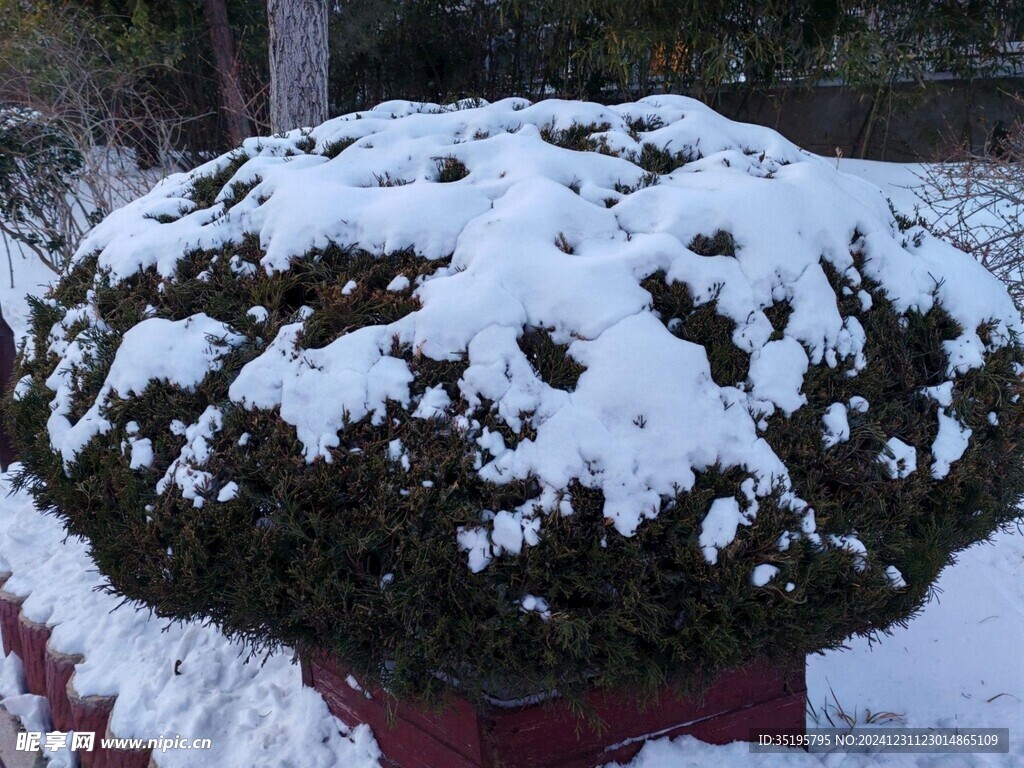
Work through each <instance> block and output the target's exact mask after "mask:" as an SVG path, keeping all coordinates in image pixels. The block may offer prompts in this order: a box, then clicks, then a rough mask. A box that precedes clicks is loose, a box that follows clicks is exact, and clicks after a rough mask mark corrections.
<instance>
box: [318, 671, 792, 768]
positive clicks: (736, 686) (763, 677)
mask: <svg viewBox="0 0 1024 768" xmlns="http://www.w3.org/2000/svg"><path fill="white" fill-rule="evenodd" d="M302 679H303V682H304V683H305V684H306V685H310V686H312V687H313V688H315V689H316V690H317V691H319V692H320V693H321V694H322V695H323V697H324V699H325V700H326V701H327V706H328V708H329V709H330V710H331V712H332V713H333V714H334V715H335V716H336V717H338V718H339V719H340V720H341V721H342V722H344V723H346V724H347V725H353V726H354V725H358V724H360V723H367V724H368V725H369V726H370V727H371V728H372V729H373V734H374V736H375V737H376V739H377V743H378V744H379V745H380V748H381V751H382V752H383V753H384V758H385V761H386V762H387V763H389V764H391V765H392V766H396V768H593V766H599V765H604V764H605V763H609V762H612V761H619V762H625V761H628V760H630V759H631V758H632V757H633V756H634V755H636V753H637V752H639V751H640V749H641V747H643V744H644V742H645V741H646V740H647V739H649V738H659V737H662V736H670V737H671V736H681V735H684V734H688V735H691V736H695V737H697V738H699V739H702V740H704V741H707V742H710V743H712V744H726V743H728V742H731V741H748V740H750V739H751V738H752V734H753V733H755V732H757V731H759V730H760V731H769V730H770V731H775V730H786V731H790V732H794V731H795V732H803V730H804V728H805V710H806V705H807V686H806V684H805V682H804V669H803V667H802V666H800V668H798V669H789V670H781V669H773V668H771V667H768V666H765V665H754V666H750V667H746V668H744V669H739V670H734V671H731V672H728V673H726V674H723V675H721V676H720V677H719V678H717V679H716V680H715V682H714V684H713V685H712V686H711V688H710V689H709V690H708V691H707V692H706V693H705V694H704V697H703V700H699V699H697V698H692V699H679V698H677V697H676V696H674V695H673V694H672V693H670V692H666V693H665V694H663V695H662V696H661V697H660V698H659V699H658V700H657V701H656V702H654V703H653V704H650V705H648V706H647V707H646V708H645V709H641V708H639V707H638V706H637V705H636V704H635V703H634V702H633V701H632V697H630V696H629V695H628V694H624V693H622V692H610V693H609V692H603V693H594V694H591V695H590V696H589V697H588V701H589V703H590V705H591V706H592V707H593V708H594V710H595V711H596V712H597V714H598V715H600V717H601V719H602V720H604V721H605V723H607V725H608V727H607V728H605V729H604V730H601V731H597V730H595V729H593V728H592V727H590V726H588V724H587V723H586V722H581V721H579V720H577V719H576V718H575V716H574V715H573V714H572V713H571V712H570V711H569V709H568V707H567V706H566V705H565V704H564V703H563V702H561V701H559V700H557V699H556V700H553V701H549V702H547V704H546V705H545V704H543V703H538V704H528V705H513V706H505V705H501V706H499V705H487V706H484V707H473V706H472V705H471V704H469V703H468V702H466V701H465V700H462V699H459V698H457V697H454V696H453V697H452V698H451V700H450V702H449V703H448V705H447V707H446V708H445V709H444V710H443V711H441V712H431V711H427V710H423V709H420V708H417V707H414V706H412V705H410V704H408V703H406V702H403V701H396V700H395V699H393V698H390V697H389V696H388V694H387V693H386V692H384V691H382V690H380V689H379V688H373V689H365V688H364V687H363V686H362V685H361V684H360V683H359V682H358V681H356V680H355V679H354V678H353V677H351V676H350V674H349V672H348V670H347V669H346V668H345V667H343V666H339V665H338V664H336V663H334V662H333V661H332V660H331V659H330V658H329V657H327V656H324V655H321V654H316V653H313V654H309V655H303V658H302ZM389 712H390V714H389Z"/></svg>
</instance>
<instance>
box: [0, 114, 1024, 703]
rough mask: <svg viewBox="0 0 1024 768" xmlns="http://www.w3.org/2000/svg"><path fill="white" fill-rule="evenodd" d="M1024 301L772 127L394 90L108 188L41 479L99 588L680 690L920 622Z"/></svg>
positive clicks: (38, 364) (1014, 361)
mask: <svg viewBox="0 0 1024 768" xmlns="http://www.w3.org/2000/svg"><path fill="white" fill-rule="evenodd" d="M1020 331H1021V319H1020V317H1019V316H1018V315H1017V314H1016V313H1015V310H1014V308H1013V304H1012V302H1011V301H1010V299H1009V298H1008V297H1007V295H1006V292H1005V290H1003V289H1002V287H1001V286H1000V285H999V283H998V282H997V281H995V279H994V278H992V277H991V276H990V275H988V273H986V272H985V271H984V269H983V268H981V267H980V266H979V265H978V264H976V263H975V262H973V261H972V260H971V259H970V258H969V257H967V256H966V255H964V254H962V253H960V252H958V251H956V250H954V249H952V248H951V247H950V246H948V245H945V244H944V243H942V242H939V241H937V240H935V239H934V238H932V237H931V236H930V235H929V234H928V233H927V232H925V231H924V230H922V229H921V228H920V227H917V226H915V225H913V223H912V222H910V221H909V220H908V219H906V218H903V219H897V218H895V217H894V214H893V213H892V212H891V211H890V208H889V206H888V204H887V202H886V200H885V198H884V197H883V196H882V195H881V193H880V192H879V191H878V190H877V189H874V188H872V187H870V186H869V185H866V184H864V183H863V182H860V181H858V180H856V179H853V178H851V177H847V176H845V175H843V174H841V173H839V172H838V171H836V169H835V168H834V166H833V165H831V164H829V163H825V162H821V161H819V160H817V159H815V158H813V157H811V156H809V155H806V154H805V153H803V152H801V151H800V150H799V149H797V148H796V147H794V146H792V145H791V144H789V143H788V142H786V141H785V140H784V139H782V138H781V137H780V136H778V135H777V134H775V133H773V132H771V131H768V130H765V129H760V128H755V127H752V126H746V125H741V124H737V123H732V122H729V121H727V120H725V119H723V118H721V117H719V116H718V115H716V114H715V113H713V112H711V111H710V110H708V109H707V108H705V107H703V106H701V105H700V104H698V103H696V102H693V101H691V100H688V99H683V98H676V97H657V98H651V99H646V100H643V101H640V102H637V103H635V104H626V105H621V106H618V107H601V106H598V105H593V104H581V103H570V102H541V103H538V104H535V105H530V104H528V103H526V102H524V101H521V100H509V101H504V102H499V103H497V104H492V105H477V104H473V105H469V104H462V105H456V106H455V107H449V108H442V107H436V106H431V105H417V104H409V103H405V102H391V103H388V104H384V105H381V106H380V107H378V108H377V109H375V110H371V111H368V112H362V113H357V114H353V115H347V116H345V117H342V118H338V119H336V120H332V121H330V122H328V123H326V124H324V125H323V126H320V127H318V128H316V129H313V130H312V131H298V132H293V133H290V134H288V135H285V136H278V137H272V138H264V139H251V140H248V141H246V142H245V144H244V145H243V146H242V147H240V148H239V149H238V150H236V151H235V152H233V153H230V154H228V155H226V156H224V157H222V158H220V159H218V160H215V161H212V162H211V163H208V164H207V165H205V166H202V167H200V168H198V169H197V170H195V171H194V172H192V173H191V174H186V175H181V176H176V177H172V178H170V179H168V180H166V181H164V182H163V183H162V184H160V185H158V186H157V187H156V188H155V189H154V190H153V191H152V192H151V193H150V194H149V195H147V196H145V197H143V198H141V199H140V200H138V201H136V202H134V203H132V204H131V205H129V206H127V207H125V208H124V209H121V210H120V211H117V212H115V213H113V214H112V215H111V216H110V217H108V219H107V220H106V221H104V222H103V223H102V224H100V225H99V226H98V227H97V228H96V229H95V230H94V231H93V232H92V233H91V235H90V236H89V238H88V239H87V240H86V242H85V243H84V245H83V246H82V248H81V249H80V251H79V253H78V255H77V257H76V259H75V262H74V265H73V268H71V269H70V270H69V271H68V272H67V273H66V274H65V275H64V277H63V278H62V279H61V281H60V282H59V284H58V285H57V286H56V287H55V288H54V289H53V290H52V292H51V293H50V294H49V296H47V297H46V298H45V299H42V300H39V301H36V302H35V303H34V305H33V326H32V332H31V335H30V337H29V339H28V340H27V343H26V345H25V347H24V349H23V351H22V353H21V355H20V358H19V363H18V371H17V373H16V379H17V381H16V383H15V385H14V386H13V388H12V390H11V392H9V393H8V397H7V400H6V404H5V408H6V417H7V418H8V419H9V421H10V423H11V424H12V426H13V431H14V432H15V433H16V435H17V438H18V440H19V442H20V450H21V453H22V456H23V462H24V463H23V468H22V471H21V474H20V477H19V481H20V482H21V483H22V484H23V485H24V486H26V487H28V488H29V489H31V491H32V492H33V493H34V495H35V498H36V500H37V502H38V504H39V505H40V507H41V508H42V509H44V510H47V511H49V512H52V513H54V514H56V515H59V516H60V517H61V518H62V519H63V520H64V521H65V523H66V525H67V529H68V531H69V532H70V533H71V534H73V535H76V536H83V537H86V538H87V539H88V540H89V542H90V544H91V552H92V556H93V558H94V559H95V561H96V563H97V565H98V567H99V568H100V569H101V571H102V572H103V573H104V574H105V575H106V576H107V578H108V579H109V582H110V587H111V589H112V590H114V591H116V592H117V593H119V594H122V595H124V596H125V597H127V598H129V599H131V600H133V601H138V602H139V603H142V604H144V605H147V606H149V607H151V608H152V609H153V610H154V611H155V612H156V613H157V614H158V615H160V616H165V617H171V618H175V619H191V618H201V619H206V620H211V621H213V622H216V623H217V624H218V625H219V626H221V627H222V628H223V629H224V631H225V632H227V633H229V634H231V635H233V636H236V637H240V638H243V639H245V640H248V641H250V642H251V643H252V644H253V645H254V646H255V647H257V648H265V647H276V646H280V645H300V646H302V647H305V648H312V649H319V650H322V651H326V652H328V653H332V654H335V655H336V656H337V657H338V658H339V659H340V660H341V661H342V662H344V663H345V664H347V665H350V666H351V667H352V669H353V670H355V671H356V672H357V673H358V674H359V675H362V676H366V677H367V678H369V679H370V680H372V681H374V682H382V683H384V684H386V686H387V687H388V688H389V690H391V691H392V692H394V693H395V694H396V695H399V696H407V695H412V696H422V697H425V698H430V697H431V696H435V695H437V694H439V693H440V692H441V691H442V690H444V689H446V688H447V687H450V686H453V685H454V686H456V687H457V688H458V689H459V690H460V691H461V693H462V694H463V695H466V696H469V697H471V698H473V697H478V696H481V695H482V694H484V693H486V692H491V693H495V692H500V693H501V694H502V695H522V694H527V693H533V692H537V691H541V690H549V689H553V688H557V689H558V690H559V691H562V692H563V693H565V694H567V695H570V696H574V695H579V694H581V693H582V692H584V691H586V690H588V689H590V688H593V687H607V686H623V685H626V686H635V687H637V688H638V689H640V690H646V691H651V690H654V689H655V688H657V687H659V686H661V685H663V684H665V683H666V682H671V683H678V684H680V685H687V684H692V683H694V682H696V681H697V680H698V679H705V680H706V679H708V678H710V676H711V675H713V674H714V673H715V672H716V671H718V670H722V669H724V668H728V667H733V666H737V665H741V664H744V663H746V662H749V661H751V660H753V659H757V658H768V659H771V660H773V661H775V662H778V663H788V662H789V661H792V660H793V659H798V658H801V657H802V656H803V655H805V654H807V653H809V652H814V651H818V650H822V649H826V648H833V647H837V646H839V645H840V644H842V643H843V641H844V640H845V639H846V638H847V637H849V636H850V635H851V634H865V633H872V632H877V631H884V630H886V629H888V628H890V627H892V626H894V625H899V624H903V623H905V622H906V621H907V620H908V619H910V618H911V617H912V616H913V615H914V613H915V612H916V611H917V610H919V608H920V607H921V606H922V604H923V603H924V602H925V600H926V599H927V597H928V594H929V590H930V589H931V585H932V584H933V583H934V581H935V579H936V577H937V576H938V574H939V572H940V571H941V570H942V569H943V568H944V567H945V566H946V565H948V564H949V563H950V562H952V560H953V558H954V557H955V555H956V553H957V552H958V551H960V550H962V549H964V548H965V547H968V546H970V545H971V544H973V543H975V542H978V541H981V540H984V539H986V538H988V537H989V536H991V534H992V533H993V532H994V531H996V530H997V529H999V528H1000V527H1004V526H1007V525H1009V524H1011V523H1013V522H1014V521H1015V519H1016V518H1017V516H1018V515H1019V512H1018V509H1017V503H1018V501H1019V500H1020V497H1021V492H1022V488H1024V472H1022V466H1024V463H1022V459H1024V456H1022V453H1024V403H1021V401H1020V394H1021V390H1022V385H1021V371H1022V370H1024V369H1022V363H1024V353H1022V349H1021V346H1020V344H1019V342H1018V334H1019V333H1020Z"/></svg>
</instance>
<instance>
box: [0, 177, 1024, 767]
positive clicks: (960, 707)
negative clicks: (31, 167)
mask: <svg viewBox="0 0 1024 768" xmlns="http://www.w3.org/2000/svg"><path fill="white" fill-rule="evenodd" d="M841 167H842V169H843V170H845V171H848V172H851V173H855V174H856V175H859V176H862V177H864V178H867V179H869V180H871V181H873V182H875V183H877V184H879V185H880V186H882V187H883V188H884V189H886V191H887V193H888V194H889V196H890V197H891V198H892V199H893V202H894V203H895V204H896V206H897V207H898V208H901V209H904V210H905V211H906V212H908V213H910V212H912V211H911V209H912V207H913V203H914V200H915V198H914V197H913V192H912V191H911V188H912V187H913V185H914V184H915V182H916V177H915V175H914V172H915V170H916V167H915V166H900V165H893V164H884V163H870V162H863V161H842V165H841ZM15 275H16V278H15V280H16V284H15V287H14V288H13V289H11V288H9V287H8V285H7V284H6V282H5V283H4V284H3V286H2V287H0V302H2V306H3V310H4V315H5V317H6V318H7V320H8V322H9V323H10V324H11V326H12V327H13V328H14V330H15V332H16V333H17V334H19V335H20V334H22V333H23V332H24V331H25V328H26V321H27V307H26V304H25V301H24V298H23V296H24V293H25V292H32V293H39V292H41V290H42V288H41V287H40V286H41V285H42V284H44V283H45V282H46V281H47V280H49V278H50V275H49V274H48V273H47V272H46V270H45V268H42V267H40V266H38V265H36V264H34V263H32V262H29V261H17V262H16V263H15ZM7 484H8V479H7V478H6V477H0V485H3V486H6V485H7ZM0 558H2V561H3V562H0V565H4V566H5V567H6V568H7V569H9V570H11V571H13V573H14V574H15V575H14V576H13V577H12V579H11V581H10V582H9V584H8V586H7V589H9V590H11V591H14V592H15V593H20V594H30V597H29V598H28V600H26V602H25V607H24V609H25V611H26V613H27V614H28V615H29V617H30V618H32V619H35V620H37V621H44V622H46V623H48V624H50V625H55V629H54V634H53V643H54V645H55V646H56V647H58V648H60V649H61V650H63V651H66V652H80V653H83V655H85V657H86V659H87V660H86V662H85V663H83V664H82V665H81V666H80V667H79V670H78V672H77V678H76V682H77V684H78V687H79V690H80V692H82V693H95V694H116V695H117V696H118V703H117V706H116V707H115V710H114V715H113V718H112V729H113V730H114V731H115V732H116V734H117V735H118V736H122V737H139V738H157V737H159V736H165V737H172V738H173V737H174V736H176V735H180V736H184V737H187V738H202V737H208V738H210V739H211V740H212V743H213V747H212V749H211V750H210V751H205V752H203V753H202V755H201V757H199V758H198V759H197V754H193V753H190V752H188V751H180V750H179V751H175V750H169V751H167V752H166V753H162V754H159V755H157V756H156V762H157V764H158V765H159V766H161V767H162V768H166V767H170V766H196V765H218V766H240V767H241V766H254V765H259V766H268V767H270V766H281V767H282V768H284V767H285V766H303V767H305V766H310V767H311V768H313V767H318V766H323V767H324V768H327V767H328V766H337V767H338V768H341V767H344V768H375V767H376V766H377V765H378V761H377V756H378V752H377V748H376V744H375V743H374V741H373V739H372V736H371V735H370V734H369V732H368V730H367V729H366V728H365V727H363V728H359V729H356V730H355V731H353V732H348V730H347V729H343V728H342V727H341V726H340V725H339V724H338V722H337V721H336V720H335V719H334V718H333V717H331V716H330V714H329V713H328V711H327V708H326V705H325V704H324V702H323V701H322V699H321V698H320V697H319V696H318V695H317V694H315V693H314V692H313V691H310V690H308V689H303V688H302V685H301V681H300V678H299V671H298V667H297V666H295V665H293V664H291V663H290V659H289V657H288V656H287V655H283V654H279V655H276V656H273V657H271V658H270V659H268V660H266V663H263V664H261V660H260V659H257V660H255V661H253V662H249V663H245V654H244V651H242V649H241V648H240V647H238V646H237V645H234V644H231V643H229V642H228V641H227V640H225V639H224V638H223V636H222V635H220V633H219V632H217V631H216V630H215V629H213V628H210V627H201V626H198V625H187V626H178V625H172V626H170V627H168V626H167V625H166V623H165V622H162V621H159V620H156V619H153V618H151V617H149V616H148V614H146V613H145V612H139V611H136V610H134V609H132V608H131V607H129V606H120V607H118V605H119V601H118V600H117V599H116V598H114V597H112V596H110V595H106V594H103V593H102V592H98V591H96V588H97V587H100V586H101V585H102V578H101V577H100V576H99V574H97V573H96V572H95V569H94V567H93V566H92V564H91V561H90V560H89V559H88V556H87V549H86V547H85V545H84V544H83V543H82V542H79V541H74V540H68V541H65V540H64V539H63V530H62V527H61V525H60V523H59V522H58V521H57V520H56V519H54V518H49V517H43V516H41V515H39V514H38V513H37V512H36V511H35V510H34V508H33V507H32V504H31V502H30V501H29V500H28V499H27V497H25V496H24V495H11V496H7V497H5V498H2V499H0ZM1022 577H1024V536H1021V535H1020V534H1019V533H1011V534H1003V535H999V536H997V537H996V539H995V546H992V545H982V546H978V547H974V548H972V549H971V550H969V551H967V552H965V553H964V554H963V556H962V557H961V559H960V562H959V563H958V564H957V565H955V566H953V567H951V568H949V569H947V571H946V572H945V573H944V574H943V576H942V578H941V579H940V581H939V583H938V585H937V589H936V597H935V599H934V600H933V601H932V602H931V603H930V604H929V605H928V606H927V608H926V609H925V611H924V612H923V614H922V615H921V616H920V617H918V618H917V619H916V620H914V621H913V622H912V623H911V625H910V626H909V627H908V628H907V629H903V630H898V631H896V632H895V633H894V634H893V635H892V636H890V637H885V638H882V639H881V641H880V642H877V643H875V644H874V645H871V644H869V643H868V642H866V641H862V640H858V641H855V642H851V643H850V647H849V648H848V649H847V650H844V651H837V652H830V653H827V654H825V655H823V656H816V657H812V658H809V659H808V664H807V682H808V691H809V699H810V704H811V709H812V710H813V712H812V713H810V714H809V720H808V725H811V726H813V725H815V724H820V725H823V726H828V725H829V723H828V722H827V720H826V714H827V715H828V716H830V717H831V719H832V720H833V721H835V722H836V723H837V724H838V723H840V719H839V713H838V710H840V709H841V710H842V711H843V712H844V713H845V714H846V715H847V716H851V717H856V718H857V719H858V720H859V721H860V722H866V721H868V720H869V719H871V720H875V721H878V720H881V721H883V722H884V721H888V724H890V725H900V724H905V725H911V726H925V727H928V726H961V727H983V726H985V727H1009V728H1010V737H1011V748H1010V753H1009V754H1008V755H959V756H951V755H893V754H888V755H846V754H840V753H836V754H831V755H825V756H820V755H808V754H806V753H803V752H798V751H794V752H792V753H789V754H785V755H780V754H771V755H768V754H761V755H757V754H751V753H750V752H749V748H748V746H747V745H746V744H733V745H729V746H725V747H713V746H709V745H705V744H702V743H700V742H697V741H695V740H693V739H691V738H681V739H676V740H669V739H658V740H655V741H652V742H650V743H649V744H648V745H647V746H645V748H644V749H643V751H642V752H641V753H640V755H639V756H638V757H637V758H636V759H635V760H634V761H633V762H632V763H631V764H630V765H631V766H632V768H684V767H686V768H699V767H702V766H712V765H715V766H717V765H721V764H726V765H730V766H733V765H737V766H797V765H799V766H814V765H818V764H821V765H826V766H830V768H832V767H836V766H843V767H844V768H847V767H850V768H854V767H855V768H861V767H862V766H865V767H866V766H883V765H884V766H889V765H893V766H933V765H942V766H948V765H957V766H972V767H974V766H977V767H980V766H1005V767H1006V768H1010V766H1014V765H1020V764H1024V734H1022V733H1020V732H1016V730H1015V726H1016V725H1018V724H1020V723H1024V662H1022V661H1021V657H1020V654H1019V652H1018V646H1019V643H1020V641H1021V639H1024V578H1022ZM179 660H180V661H181V664H180V665H177V672H178V673H179V674H175V667H176V662H178V661H179ZM18 693H19V691H18V664H17V663H16V662H14V661H13V660H11V659H8V660H6V661H4V662H3V664H2V667H0V694H2V695H3V696H12V695H17V694H18ZM10 703H11V704H13V705H14V707H16V708H21V709H31V707H30V706H28V707H27V706H26V705H27V704H31V702H30V701H26V700H25V699H16V700H14V701H13V702H10ZM814 713H817V717H818V719H819V720H820V722H819V723H815V721H814V716H815V715H814ZM879 713H890V714H888V715H884V716H881V717H879ZM57 754H58V759H60V758H59V755H61V754H62V753H57ZM63 754H65V755H66V753H63Z"/></svg>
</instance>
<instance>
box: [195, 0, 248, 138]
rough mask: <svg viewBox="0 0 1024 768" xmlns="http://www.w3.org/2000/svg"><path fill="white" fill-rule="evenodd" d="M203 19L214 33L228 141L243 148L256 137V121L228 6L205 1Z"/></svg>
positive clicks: (220, 1) (212, 43) (215, 0)
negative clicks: (251, 113) (244, 88)
mask: <svg viewBox="0 0 1024 768" xmlns="http://www.w3.org/2000/svg"><path fill="white" fill-rule="evenodd" d="M203 15H204V16H205V17H206V25H207V27H209V30H210V47H211V49H212V50H213V57H214V64H215V68H216V71H217V82H218V85H219V86H220V93H221V99H222V102H223V104H222V107H223V110H224V119H225V121H226V123H227V133H228V138H229V139H230V141H231V143H232V144H241V143H242V139H244V138H245V137H246V136H250V135H252V121H251V120H250V119H249V112H248V108H247V105H246V100H245V94H244V92H243V91H242V81H241V78H240V76H239V67H240V61H239V58H238V51H237V49H236V47H235V36H234V34H233V33H232V32H231V27H230V25H229V24H228V6H227V2H225V0H203Z"/></svg>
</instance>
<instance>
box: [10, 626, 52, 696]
mask: <svg viewBox="0 0 1024 768" xmlns="http://www.w3.org/2000/svg"><path fill="white" fill-rule="evenodd" d="M18 637H19V642H20V643H21V651H22V653H21V661H22V663H23V664H24V665H25V687H26V688H28V692H29V693H34V694H35V695H36V696H45V695H46V644H47V643H48V642H49V640H50V628H49V627H47V626H46V625H45V624H39V623H38V622H35V621H32V620H30V619H28V618H26V616H25V615H24V614H22V615H21V617H20V618H19V619H18Z"/></svg>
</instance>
